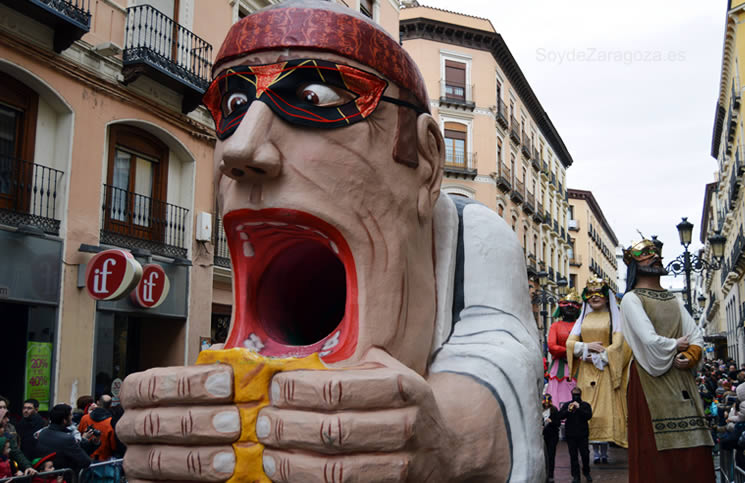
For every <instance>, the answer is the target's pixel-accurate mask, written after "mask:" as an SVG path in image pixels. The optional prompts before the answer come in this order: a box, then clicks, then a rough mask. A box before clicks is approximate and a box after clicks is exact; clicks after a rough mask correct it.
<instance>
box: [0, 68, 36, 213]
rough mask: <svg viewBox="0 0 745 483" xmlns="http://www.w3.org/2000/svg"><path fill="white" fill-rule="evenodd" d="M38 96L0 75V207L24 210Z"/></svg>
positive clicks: (29, 178) (32, 159)
mask: <svg viewBox="0 0 745 483" xmlns="http://www.w3.org/2000/svg"><path fill="white" fill-rule="evenodd" d="M38 104H39V96H38V95H37V94H36V92H34V91H33V90H31V89H29V88H28V87H26V86H25V85H24V84H22V83H21V82H19V81H17V80H15V79H13V78H11V77H10V76H7V75H3V76H0V209H10V210H13V211H17V212H27V211H28V209H29V202H30V195H31V193H30V192H29V191H27V190H24V189H23V187H24V186H25V187H28V186H31V185H32V179H31V178H32V176H33V162H34V142H35V139H36V113H37V109H38Z"/></svg>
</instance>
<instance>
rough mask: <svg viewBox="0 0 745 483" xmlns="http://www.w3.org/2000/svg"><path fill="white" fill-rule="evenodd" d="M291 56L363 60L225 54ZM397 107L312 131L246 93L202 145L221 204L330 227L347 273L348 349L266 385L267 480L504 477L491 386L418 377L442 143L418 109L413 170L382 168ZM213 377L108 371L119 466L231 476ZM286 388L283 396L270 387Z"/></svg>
mask: <svg viewBox="0 0 745 483" xmlns="http://www.w3.org/2000/svg"><path fill="white" fill-rule="evenodd" d="M292 58H320V59H327V60H333V61H338V62H341V63H346V64H349V65H353V66H356V67H360V68H364V69H365V70H367V71H371V70H372V69H370V68H369V67H366V66H362V65H360V64H357V63H355V62H353V61H349V60H348V59H345V58H343V57H340V56H337V55H334V54H329V53H321V52H307V51H300V50H292V51H281V52H280V51H277V52H272V51H268V52H262V53H258V54H254V55H249V56H246V57H244V58H242V59H238V60H236V61H234V62H232V64H233V65H241V64H268V63H273V62H277V61H280V60H286V59H292ZM229 65H230V64H226V65H225V66H223V67H228V66H229ZM385 95H387V96H391V97H398V88H397V87H396V86H395V85H394V84H392V83H391V84H390V85H389V87H388V89H387V90H386V92H385ZM397 110H398V108H397V107H396V106H394V105H392V104H388V103H385V102H381V104H380V105H379V107H378V109H377V110H376V111H375V113H374V114H373V115H372V116H371V117H370V118H369V119H368V120H367V121H364V122H360V123H357V124H354V125H351V126H348V127H346V128H341V129H333V130H317V129H307V128H301V127H297V126H292V125H290V124H288V123H286V122H284V121H282V120H281V119H279V118H277V117H276V116H275V115H274V113H273V112H272V111H271V110H270V109H269V107H267V106H266V105H265V104H263V103H262V102H254V103H253V104H252V105H251V107H250V108H249V110H248V112H247V113H246V115H245V117H244V118H243V120H242V122H241V124H240V126H239V127H238V129H237V130H236V132H235V133H234V134H233V135H232V136H231V137H229V138H227V139H226V140H224V141H218V142H217V145H216V149H215V176H216V186H217V191H218V203H219V206H220V211H221V214H225V213H228V212H230V211H233V210H239V209H253V210H260V209H265V208H289V209H295V210H302V211H306V212H309V213H311V214H312V215H314V216H317V217H319V218H321V219H323V220H325V221H326V222H328V223H330V224H331V225H333V226H335V227H336V228H337V229H338V230H339V231H340V232H341V234H342V235H343V236H344V238H345V240H346V241H347V243H348V244H349V246H350V248H351V251H352V254H353V256H354V260H355V265H356V270H357V280H358V289H359V295H358V307H359V338H358V341H357V347H356V350H355V352H354V354H353V356H352V357H351V358H350V359H348V360H346V361H344V362H341V363H339V364H336V367H337V369H336V370H334V369H333V368H332V370H329V371H295V372H284V373H278V374H277V375H275V376H274V378H273V380H272V383H271V389H270V394H271V404H270V406H268V407H266V408H264V409H262V411H261V412H260V413H259V417H258V419H257V425H256V430H257V435H258V437H259V441H260V442H261V443H262V444H263V445H265V450H264V459H263V466H264V471H265V473H266V474H267V476H269V477H270V478H271V479H272V481H297V482H313V481H335V482H338V481H412V482H414V481H416V482H421V481H505V480H506V478H507V475H508V472H509V464H510V463H509V462H510V454H509V448H508V439H507V433H506V428H505V424H504V421H503V417H502V414H501V411H500V408H499V405H498V404H497V401H496V400H495V399H494V397H493V395H492V394H491V393H490V392H489V391H488V390H487V389H486V388H484V387H483V386H481V385H480V384H478V383H476V382H475V381H474V380H472V379H471V378H469V377H467V376H461V375H458V374H451V373H439V374H433V375H428V374H427V363H428V358H429V354H430V349H431V345H432V340H433V333H434V324H435V279H434V262H433V251H432V245H433V236H432V233H433V230H432V210H433V207H434V203H435V201H436V200H437V197H438V196H439V189H440V182H441V177H442V166H443V162H444V142H443V139H442V135H441V133H440V131H439V128H438V126H437V124H436V122H435V121H434V119H433V118H432V117H431V116H429V115H420V116H419V117H418V119H417V126H416V129H417V137H418V146H417V147H418V154H419V166H418V167H417V168H415V169H413V168H409V167H406V166H404V165H401V164H398V163H396V162H395V161H394V160H393V158H392V152H393V147H394V140H395V137H396V132H395V128H396V124H397ZM236 169H238V170H240V171H236ZM236 173H240V174H236ZM235 324H236V321H233V325H235ZM339 367H344V368H345V369H344V370H340V369H338V368H339ZM221 378H223V379H227V380H232V370H231V369H230V367H228V366H226V365H219V366H201V367H199V366H198V367H187V368H183V367H174V368H161V369H158V370H151V371H147V372H145V373H139V374H133V375H131V376H129V377H128V378H127V379H126V380H125V381H124V384H123V386H122V393H121V398H122V404H123V405H124V406H125V408H127V411H126V412H125V415H124V417H123V418H122V419H121V421H120V422H119V423H118V426H117V430H118V431H119V433H120V435H121V438H122V440H123V441H124V442H125V443H127V444H128V451H127V454H126V455H125V470H126V471H127V475H128V476H130V477H131V478H134V479H142V480H164V479H165V480H199V479H205V478H210V480H211V481H224V480H226V479H227V478H228V477H230V476H231V474H232V470H233V467H234V465H235V462H234V458H233V460H232V461H231V458H230V455H233V450H232V448H231V446H230V443H231V442H232V441H235V440H236V438H237V435H235V434H234V433H231V431H230V429H231V428H233V427H234V426H232V425H233V424H234V423H233V422H232V421H233V419H231V416H230V411H231V404H230V401H231V400H232V396H233V394H234V388H232V385H230V384H227V385H221V383H220V380H221ZM288 385H289V386H292V387H293V388H294V397H293V398H292V400H288V399H286V398H285V397H283V395H284V394H286V393H287V391H285V390H283V388H284V387H286V386H288ZM329 387H331V388H338V389H335V391H337V390H338V393H337V392H334V394H335V395H336V394H338V398H334V397H332V398H327V397H324V394H325V392H324V391H325V389H326V388H329ZM464 395H467V397H464ZM196 405H198V406H196ZM218 414H222V416H221V418H222V419H220V418H216V416H217V415H218ZM235 417H237V416H235ZM184 428H186V430H185V429H184ZM191 445H199V446H191ZM195 462H196V463H195ZM166 463H167V464H166ZM208 474H209V476H207V475H208ZM329 475H331V478H330V479H329Z"/></svg>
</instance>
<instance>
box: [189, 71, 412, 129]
mask: <svg viewBox="0 0 745 483" xmlns="http://www.w3.org/2000/svg"><path fill="white" fill-rule="evenodd" d="M387 87H388V82H387V81H386V80H385V79H381V78H380V77H378V76H377V75H375V74H372V73H370V72H366V71H364V70H361V69H358V68H356V67H351V66H348V65H345V64H338V63H335V62H329V61H325V60H319V59H294V60H290V61H286V62H278V63H275V64H262V65H241V66H234V67H230V68H228V69H226V70H225V71H223V72H222V73H220V74H219V75H218V76H217V78H215V80H214V81H213V82H212V84H211V85H210V87H209V89H208V90H207V92H206V93H205V94H204V97H203V99H202V102H203V103H204V105H205V106H207V108H208V109H209V111H210V113H211V114H212V118H213V119H214V121H215V132H216V134H217V137H218V139H221V140H224V139H227V138H228V137H230V135H231V134H233V132H234V131H235V130H236V129H237V128H238V126H239V125H240V123H241V120H242V119H243V116H244V115H245V114H246V112H247V111H248V108H249V107H250V106H251V103H252V102H253V101H261V102H263V103H264V104H266V105H267V106H269V108H270V109H271V110H272V111H273V112H274V113H275V114H276V115H277V116H279V117H280V118H282V119H284V120H285V121H287V122H289V123H291V124H294V125H299V126H308V127H316V128H326V129H330V128H338V127H344V126H348V125H350V124H354V123H356V122H359V121H362V120H364V119H366V118H367V117H368V116H370V115H371V114H372V113H373V112H374V111H375V109H376V108H377V107H378V104H379V103H380V101H385V102H390V103H393V104H397V105H399V106H405V107H409V108H411V109H414V110H415V111H416V112H417V113H424V112H426V111H425V110H424V109H422V108H420V107H418V106H416V105H414V104H411V103H408V102H405V101H402V100H400V99H394V98H392V97H387V96H384V95H383V93H384V92H385V90H386V88H387Z"/></svg>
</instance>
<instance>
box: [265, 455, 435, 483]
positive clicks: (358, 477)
mask: <svg viewBox="0 0 745 483" xmlns="http://www.w3.org/2000/svg"><path fill="white" fill-rule="evenodd" d="M263 463H264V473H265V474H266V476H268V477H269V478H270V479H271V480H272V481H275V482H282V483H284V482H292V483H315V482H323V483H350V482H367V481H375V482H378V483H385V482H391V483H393V482H401V481H406V479H407V475H408V472H409V457H408V455H407V454H405V453H394V454H383V455H375V454H356V455H348V456H333V457H324V456H312V455H309V454H305V453H289V452H284V451H276V450H270V449H265V450H264V456H263ZM422 481H425V480H422ZM432 481H434V480H432Z"/></svg>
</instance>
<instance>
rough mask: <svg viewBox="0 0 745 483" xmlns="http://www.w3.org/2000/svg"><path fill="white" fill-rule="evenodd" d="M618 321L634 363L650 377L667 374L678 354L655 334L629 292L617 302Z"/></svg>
mask: <svg viewBox="0 0 745 483" xmlns="http://www.w3.org/2000/svg"><path fill="white" fill-rule="evenodd" d="M621 317H622V321H623V323H622V330H623V337H624V339H626V343H627V344H629V347H631V351H632V352H633V353H634V359H635V360H636V362H638V363H639V364H640V365H641V366H642V367H643V368H644V370H645V371H647V372H648V373H650V374H651V375H653V376H661V375H662V374H664V373H666V372H667V371H669V370H670V368H671V367H672V365H673V360H674V359H675V355H676V354H677V353H678V351H677V348H676V347H677V342H676V340H675V339H669V338H667V337H663V336H661V335H658V334H657V332H655V330H654V326H653V325H652V321H650V320H649V317H648V316H647V313H646V312H645V311H644V306H643V305H642V302H641V300H639V297H638V296H637V295H636V294H634V293H633V292H630V293H627V294H626V295H624V296H623V299H622V300H621ZM694 325H695V324H694Z"/></svg>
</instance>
